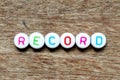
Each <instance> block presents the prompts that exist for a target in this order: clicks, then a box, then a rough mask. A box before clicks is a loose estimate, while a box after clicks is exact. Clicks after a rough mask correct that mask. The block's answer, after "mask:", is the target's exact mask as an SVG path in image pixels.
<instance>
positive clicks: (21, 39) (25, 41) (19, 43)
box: [14, 33, 29, 49]
mask: <svg viewBox="0 0 120 80" xmlns="http://www.w3.org/2000/svg"><path fill="white" fill-rule="evenodd" d="M14 44H15V46H16V47H17V48H18V49H24V48H26V47H27V46H28V45H29V37H28V36H27V34H25V33H18V34H16V35H15V37H14Z"/></svg>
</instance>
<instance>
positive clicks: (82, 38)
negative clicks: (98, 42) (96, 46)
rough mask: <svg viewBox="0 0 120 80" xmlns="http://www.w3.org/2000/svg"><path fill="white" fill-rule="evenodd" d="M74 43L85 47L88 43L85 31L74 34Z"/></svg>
mask: <svg viewBox="0 0 120 80" xmlns="http://www.w3.org/2000/svg"><path fill="white" fill-rule="evenodd" d="M76 45H77V47H79V48H81V49H85V48H87V47H88V46H89V45H90V36H89V35H88V34H86V33H79V34H78V35H77V36H76Z"/></svg>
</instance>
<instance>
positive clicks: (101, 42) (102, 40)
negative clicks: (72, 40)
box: [91, 33, 106, 49]
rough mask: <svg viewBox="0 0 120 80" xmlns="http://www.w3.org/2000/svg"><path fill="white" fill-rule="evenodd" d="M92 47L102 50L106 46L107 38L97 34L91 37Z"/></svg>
mask: <svg viewBox="0 0 120 80" xmlns="http://www.w3.org/2000/svg"><path fill="white" fill-rule="evenodd" d="M91 45H92V46H93V47H94V48H97V49H100V48H103V47H104V46H105V45H106V36H105V35H104V34H102V33H95V34H93V35H92V36H91Z"/></svg>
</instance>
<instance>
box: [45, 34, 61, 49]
mask: <svg viewBox="0 0 120 80" xmlns="http://www.w3.org/2000/svg"><path fill="white" fill-rule="evenodd" d="M45 44H46V46H47V47H48V48H51V49H54V48H57V47H58V46H59V44H60V38H59V35H58V34H56V33H48V34H47V35H46V36H45Z"/></svg>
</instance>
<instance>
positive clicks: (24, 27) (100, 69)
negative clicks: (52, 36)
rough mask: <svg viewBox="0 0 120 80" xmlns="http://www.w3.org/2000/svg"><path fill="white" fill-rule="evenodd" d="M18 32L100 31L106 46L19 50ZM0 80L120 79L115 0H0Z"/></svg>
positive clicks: (119, 6) (119, 3)
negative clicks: (16, 38)
mask: <svg viewBox="0 0 120 80" xmlns="http://www.w3.org/2000/svg"><path fill="white" fill-rule="evenodd" d="M19 32H25V33H26V34H28V35H29V34H31V33H32V32H41V33H42V34H44V35H45V34H47V33H49V32H56V33H58V34H59V35H61V34H62V33H64V32H71V33H73V34H74V35H76V34H78V33H80V32H86V33H88V34H89V35H91V34H93V33H95V32H102V33H104V34H105V35H106V36H107V46H106V47H105V48H104V49H103V50H101V51H95V50H94V49H93V48H92V47H89V48H87V49H86V50H85V51H81V50H79V49H78V48H77V47H76V46H75V47H74V48H72V49H71V50H68V51H66V50H64V49H63V48H62V47H59V48H57V49H56V50H54V51H51V50H49V49H48V48H46V47H44V48H43V49H41V50H38V51H34V50H33V49H31V48H30V47H29V48H28V49H27V50H25V51H19V50H17V49H16V48H15V46H14V43H13V39H14V36H15V34H17V33H19ZM0 80H120V0H0Z"/></svg>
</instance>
